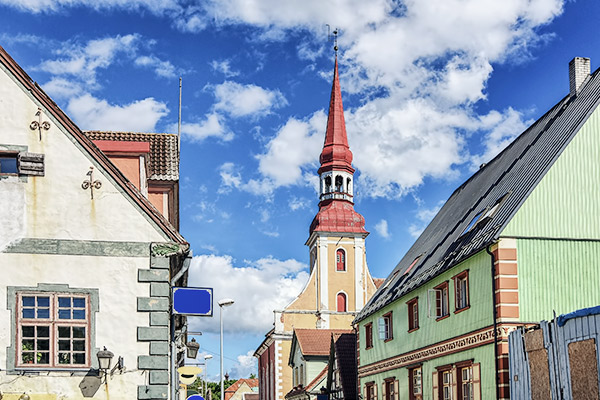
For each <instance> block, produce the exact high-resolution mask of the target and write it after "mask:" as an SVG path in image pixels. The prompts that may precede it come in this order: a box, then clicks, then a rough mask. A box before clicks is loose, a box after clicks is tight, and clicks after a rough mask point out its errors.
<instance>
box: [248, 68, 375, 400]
mask: <svg viewBox="0 0 600 400" xmlns="http://www.w3.org/2000/svg"><path fill="white" fill-rule="evenodd" d="M320 164H321V166H320V168H319V170H318V174H319V179H320V191H319V212H318V213H317V215H316V216H315V218H314V219H313V221H312V224H311V226H310V230H309V238H308V240H307V241H306V245H307V246H308V248H309V254H310V277H309V280H308V283H307V285H306V286H305V288H304V289H303V291H302V293H300V294H299V295H298V297H296V299H294V300H293V301H292V302H291V303H290V304H289V305H288V306H287V307H285V309H283V310H275V311H274V317H275V318H274V329H273V330H272V331H270V332H269V333H267V335H266V338H265V340H264V341H263V343H262V344H261V345H260V346H259V348H258V349H257V350H256V352H255V356H256V357H257V358H258V367H259V371H258V375H259V382H260V383H259V385H260V390H259V392H260V398H261V400H283V398H284V396H285V395H286V394H287V393H288V392H289V391H290V390H291V389H292V387H293V376H292V370H291V368H289V366H288V365H287V360H288V356H289V354H290V345H291V339H292V331H293V329H294V328H317V329H350V327H351V322H352V320H353V319H354V317H355V316H356V314H357V312H358V311H360V310H361V309H362V307H363V306H364V305H365V304H366V302H367V301H368V300H369V298H370V297H371V296H372V295H373V293H374V292H375V289H376V287H375V283H374V282H373V279H372V277H371V275H370V273H369V269H368V267H367V261H366V252H365V238H366V237H367V235H368V232H367V231H366V230H365V227H364V224H365V220H364V218H363V216H362V215H360V214H359V213H357V212H356V211H355V210H354V200H353V199H354V197H353V195H354V168H353V167H352V152H351V151H350V148H349V147H348V138H347V135H346V125H345V122H344V109H343V105H342V95H341V89H340V83H339V78H338V66H337V59H336V62H335V69H334V76H333V85H332V90H331V99H330V103H329V116H328V120H327V131H326V134H325V142H324V145H323V150H322V152H321V155H320Z"/></svg>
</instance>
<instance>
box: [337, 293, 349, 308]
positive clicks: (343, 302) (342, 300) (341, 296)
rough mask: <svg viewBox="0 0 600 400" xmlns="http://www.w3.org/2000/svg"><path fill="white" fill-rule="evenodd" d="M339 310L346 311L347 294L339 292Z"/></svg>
mask: <svg viewBox="0 0 600 400" xmlns="http://www.w3.org/2000/svg"><path fill="white" fill-rule="evenodd" d="M337 310H338V312H346V311H348V310H346V294H345V293H341V292H340V293H338V294H337Z"/></svg>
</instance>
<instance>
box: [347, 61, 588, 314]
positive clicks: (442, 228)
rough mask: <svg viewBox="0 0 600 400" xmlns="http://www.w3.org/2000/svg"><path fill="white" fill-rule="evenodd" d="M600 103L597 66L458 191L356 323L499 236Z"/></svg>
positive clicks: (482, 248) (484, 246) (484, 247)
mask: <svg viewBox="0 0 600 400" xmlns="http://www.w3.org/2000/svg"><path fill="white" fill-rule="evenodd" d="M599 103H600V73H599V70H597V71H596V72H594V74H593V75H591V76H590V78H588V79H587V81H586V82H585V83H584V84H583V85H582V86H581V88H580V89H579V91H578V92H577V93H576V94H575V95H572V96H571V95H568V96H566V97H565V98H563V99H562V100H560V101H559V102H558V103H557V104H556V105H555V106H554V107H552V109H550V110H549V111H548V112H547V113H546V114H544V115H543V116H542V117H541V118H540V119H538V120H537V121H536V122H535V123H534V124H533V125H531V126H530V127H529V128H528V129H527V130H526V131H525V132H523V133H522V134H521V135H520V136H519V137H518V138H517V139H515V140H514V141H513V142H512V143H511V144H510V145H509V146H508V147H507V148H506V149H504V150H503V151H502V152H501V153H500V154H498V155H497V156H496V157H495V158H494V159H493V160H491V161H490V162H489V163H487V164H486V165H484V166H482V167H481V168H480V169H479V170H478V171H477V172H476V173H475V174H474V175H473V176H471V177H470V178H469V179H468V180H467V181H466V182H465V183H463V184H462V185H461V186H460V187H459V188H458V189H456V190H455V191H454V193H453V194H452V196H450V198H449V199H448V201H447V202H446V203H445V204H444V206H443V207H442V208H441V210H440V211H439V212H438V213H437V215H436V216H435V218H433V220H432V221H431V223H430V224H429V225H428V226H427V228H426V229H425V230H424V231H423V233H422V234H421V236H419V238H418V239H417V240H416V242H415V243H414V244H413V246H412V247H411V248H410V249H409V250H408V252H407V253H406V255H405V256H404V257H403V258H402V260H401V261H400V262H399V263H398V264H397V265H396V267H395V268H394V270H393V271H392V273H391V274H390V275H389V276H388V278H387V279H386V282H385V283H384V285H383V286H381V287H380V288H379V289H378V290H377V291H376V292H375V294H374V295H373V297H372V298H371V300H369V302H368V303H367V305H366V306H365V307H364V308H363V309H362V311H361V312H360V313H359V315H358V316H357V317H356V319H355V321H354V322H359V321H361V320H363V319H364V318H366V317H367V316H369V315H371V314H372V313H374V312H376V311H377V310H379V309H381V308H382V307H384V306H386V305H387V304H389V303H391V302H393V301H394V300H396V299H398V298H400V297H401V296H404V295H405V294H407V293H409V292H410V291H412V290H414V289H415V288H417V287H419V286H421V285H423V284H424V283H426V282H428V281H429V280H431V279H433V278H434V277H436V276H438V275H439V274H441V273H442V272H444V271H446V270H448V269H449V268H452V267H453V266H455V265H457V264H458V263H460V262H461V261H463V260H466V259H467V258H469V257H471V256H472V255H474V254H475V253H477V252H480V251H482V250H484V249H486V248H487V247H488V246H489V245H490V244H492V243H494V242H495V241H496V240H498V238H499V236H500V234H501V233H502V230H503V229H504V227H506V225H507V224H508V223H509V221H510V220H511V218H512V216H513V215H514V214H515V213H516V212H517V211H518V209H519V208H520V206H521V204H523V202H524V201H525V200H526V199H527V197H528V196H529V194H530V193H531V191H532V190H533V189H534V188H535V186H536V185H537V184H538V182H539V181H540V180H541V179H542V177H543V176H544V175H545V174H546V172H547V171H548V169H549V168H550V167H551V166H552V164H553V163H554V161H555V160H556V159H557V158H558V156H559V155H560V154H561V153H562V151H563V150H564V149H565V147H566V146H567V144H568V143H569V142H570V141H571V139H572V138H573V137H574V136H575V134H576V133H577V132H578V131H579V129H580V127H581V126H582V125H583V124H584V123H585V122H586V120H587V119H588V117H589V116H590V115H591V113H592V112H593V111H594V110H595V109H596V107H597V106H598V104H599ZM498 201H501V203H500V206H499V207H498V209H497V212H495V213H493V214H492V215H491V216H489V217H488V218H485V219H482V220H480V221H479V222H478V223H477V224H476V225H475V226H474V227H473V228H472V229H470V230H468V231H467V232H465V230H466V228H467V227H468V226H469V225H470V223H471V222H472V221H473V220H474V218H475V217H476V216H478V215H480V213H481V212H482V211H486V210H490V209H491V208H492V207H494V205H496V204H497V203H498ZM415 260H416V262H415ZM413 264H414V265H413ZM411 267H412V268H411ZM409 269H410V271H409Z"/></svg>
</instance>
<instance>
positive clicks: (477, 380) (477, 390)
mask: <svg viewBox="0 0 600 400" xmlns="http://www.w3.org/2000/svg"><path fill="white" fill-rule="evenodd" d="M479 366H480V364H473V400H481V372H480V370H479Z"/></svg>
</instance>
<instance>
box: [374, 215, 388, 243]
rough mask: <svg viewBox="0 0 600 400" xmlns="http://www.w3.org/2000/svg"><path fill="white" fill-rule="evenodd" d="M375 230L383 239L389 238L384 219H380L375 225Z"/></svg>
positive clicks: (386, 223)
mask: <svg viewBox="0 0 600 400" xmlns="http://www.w3.org/2000/svg"><path fill="white" fill-rule="evenodd" d="M375 230H376V231H377V233H378V234H379V236H381V237H382V238H384V239H389V238H390V232H389V230H388V222H387V221H386V220H385V219H382V220H381V221H379V222H378V223H377V224H376V225H375Z"/></svg>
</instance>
